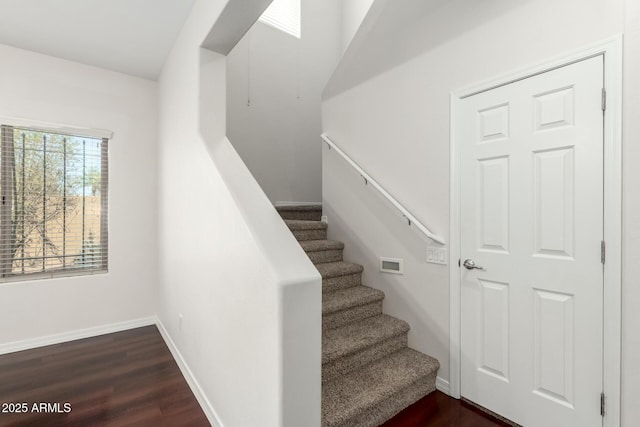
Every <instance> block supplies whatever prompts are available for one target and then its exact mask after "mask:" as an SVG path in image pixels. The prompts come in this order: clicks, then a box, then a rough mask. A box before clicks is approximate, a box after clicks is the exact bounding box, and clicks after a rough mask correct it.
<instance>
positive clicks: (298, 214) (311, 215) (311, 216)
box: [278, 211, 322, 221]
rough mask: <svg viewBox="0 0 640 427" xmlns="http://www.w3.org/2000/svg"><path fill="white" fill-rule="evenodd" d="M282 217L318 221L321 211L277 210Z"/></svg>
mask: <svg viewBox="0 0 640 427" xmlns="http://www.w3.org/2000/svg"><path fill="white" fill-rule="evenodd" d="M278 213H279V214H280V216H281V217H282V219H298V220H303V221H320V219H321V217H322V211H278Z"/></svg>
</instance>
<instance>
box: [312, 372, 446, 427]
mask: <svg viewBox="0 0 640 427" xmlns="http://www.w3.org/2000/svg"><path fill="white" fill-rule="evenodd" d="M435 389H436V373H435V372H434V373H433V374H431V375H429V376H425V377H421V378H419V379H418V381H416V382H415V383H413V384H412V385H410V386H409V387H405V388H404V389H402V390H401V391H400V392H398V393H396V394H395V395H394V396H391V397H389V398H387V399H385V400H384V402H382V404H380V403H378V404H376V405H375V406H372V407H371V408H368V409H367V410H366V411H362V412H360V413H359V414H357V415H355V416H353V417H351V418H350V419H348V420H346V421H344V422H341V423H331V424H329V423H325V420H322V427H353V426H358V427H377V426H379V425H380V424H383V423H384V422H385V421H388V420H390V419H391V418H393V416H394V415H396V414H397V413H398V412H400V411H402V410H403V409H404V408H406V407H407V406H410V405H411V404H413V403H415V402H417V401H418V400H420V399H422V398H423V397H424V396H426V395H427V394H429V393H431V392H433V391H435Z"/></svg>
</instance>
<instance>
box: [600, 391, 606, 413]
mask: <svg viewBox="0 0 640 427" xmlns="http://www.w3.org/2000/svg"><path fill="white" fill-rule="evenodd" d="M604 414H605V411H604V393H600V415H601V416H603V417H604Z"/></svg>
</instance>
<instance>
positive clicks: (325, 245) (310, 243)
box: [300, 240, 344, 252]
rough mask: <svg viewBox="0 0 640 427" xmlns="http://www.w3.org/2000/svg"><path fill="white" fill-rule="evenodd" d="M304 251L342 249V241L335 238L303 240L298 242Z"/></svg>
mask: <svg viewBox="0 0 640 427" xmlns="http://www.w3.org/2000/svg"><path fill="white" fill-rule="evenodd" d="M300 246H302V249H304V251H305V252H317V251H330V250H336V249H344V243H342V242H336V241H335V240H305V241H303V242H300Z"/></svg>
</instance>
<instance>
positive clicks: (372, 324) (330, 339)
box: [322, 314, 409, 364]
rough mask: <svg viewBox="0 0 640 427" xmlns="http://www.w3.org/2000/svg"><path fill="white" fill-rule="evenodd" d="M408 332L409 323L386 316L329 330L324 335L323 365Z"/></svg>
mask: <svg viewBox="0 0 640 427" xmlns="http://www.w3.org/2000/svg"><path fill="white" fill-rule="evenodd" d="M408 331H409V324H408V323H407V322H405V321H402V320H400V319H396V318H395V317H391V316H387V315H385V314H382V315H379V316H374V317H369V318H367V319H364V320H361V321H359V322H353V323H350V324H347V325H345V326H342V327H340V328H336V329H329V330H327V331H324V333H323V334H322V363H323V364H327V363H330V362H333V361H334V360H336V359H338V358H341V357H345V356H347V355H350V354H352V353H356V352H359V351H361V350H363V349H365V348H368V347H371V346H373V345H375V344H377V343H381V342H383V341H385V340H388V339H390V338H393V337H395V336H398V335H402V334H406V333H407V332H408Z"/></svg>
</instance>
